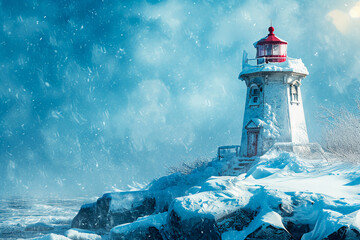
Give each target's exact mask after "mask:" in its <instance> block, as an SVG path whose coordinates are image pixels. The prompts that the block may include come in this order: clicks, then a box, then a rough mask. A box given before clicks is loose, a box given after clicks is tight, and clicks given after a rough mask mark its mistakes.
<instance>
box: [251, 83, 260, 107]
mask: <svg viewBox="0 0 360 240" xmlns="http://www.w3.org/2000/svg"><path fill="white" fill-rule="evenodd" d="M259 104H260V88H259V87H258V86H257V85H256V84H253V85H252V86H251V87H250V101H249V105H250V106H256V105H259Z"/></svg>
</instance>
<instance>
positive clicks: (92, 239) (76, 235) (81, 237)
mask: <svg viewBox="0 0 360 240" xmlns="http://www.w3.org/2000/svg"><path fill="white" fill-rule="evenodd" d="M65 236H66V237H68V238H70V239H72V240H101V236H100V235H98V234H96V233H94V232H92V231H87V230H84V229H77V228H72V229H69V230H67V231H66V232H65Z"/></svg>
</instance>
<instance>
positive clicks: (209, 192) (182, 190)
mask: <svg viewBox="0 0 360 240" xmlns="http://www.w3.org/2000/svg"><path fill="white" fill-rule="evenodd" d="M234 161H235V162H236V161H240V160H239V159H237V158H236V157H235V156H233V157H231V156H228V157H227V158H225V159H223V160H222V161H220V160H216V161H214V162H211V163H209V164H208V165H207V166H203V167H202V168H201V169H195V170H194V171H193V172H192V173H190V174H188V175H184V174H179V173H176V174H172V175H169V176H166V177H163V178H160V179H159V180H157V181H154V182H153V183H152V184H151V185H150V186H149V187H148V189H145V190H143V191H138V192H122V193H111V194H105V195H104V196H103V197H102V198H100V199H99V200H98V201H97V203H94V204H92V205H85V206H83V207H82V209H81V210H80V212H79V214H78V216H77V217H76V218H75V219H74V221H73V225H76V226H78V227H81V228H99V227H103V228H108V229H111V228H112V229H111V231H110V238H111V239H129V238H132V237H134V236H136V239H145V238H147V237H149V236H151V237H152V238H153V239H303V240H308V239H312V240H316V239H319V240H321V239H360V186H359V184H360V182H359V181H358V176H359V174H360V167H359V166H353V165H347V164H345V163H336V162H331V163H330V162H329V161H327V160H324V159H315V160H314V159H311V160H310V159H303V158H300V157H298V156H297V155H295V154H293V153H289V152H280V151H275V150H274V151H270V152H268V153H267V154H266V155H264V156H262V157H259V158H257V159H256V160H255V161H254V162H253V163H252V166H251V168H250V169H249V170H248V171H247V172H246V173H245V172H241V170H240V171H239V172H238V173H237V174H235V176H225V175H224V174H226V173H228V172H231V171H228V170H229V169H227V168H232V165H233V164H234ZM104 199H107V200H106V201H107V204H105V205H103V204H102V203H101V202H102V201H104ZM149 199H153V200H152V201H150V200H149ZM149 202H151V204H149ZM104 206H105V208H104ZM84 209H91V210H88V211H89V212H90V211H99V212H101V211H103V215H102V216H101V217H100V218H97V216H100V215H96V214H93V215H91V214H90V215H89V214H88V215H86V214H85V215H84V214H83V213H84V211H85V210H84ZM96 209H97V210H96ZM115 212H116V214H117V217H116V219H121V221H118V220H116V221H114V219H115V218H114V217H113V216H114V213H115ZM84 216H85V217H84ZM129 216H130V217H129ZM79 219H82V220H81V221H79ZM96 221H98V222H102V223H101V224H100V225H94V224H89V223H90V222H96ZM80 222H82V223H81V224H79V223H80ZM73 227H74V226H73ZM342 237H343V238H342Z"/></svg>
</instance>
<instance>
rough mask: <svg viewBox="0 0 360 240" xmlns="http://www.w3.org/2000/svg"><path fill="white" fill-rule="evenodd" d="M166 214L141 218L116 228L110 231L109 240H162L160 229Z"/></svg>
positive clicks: (164, 221)
mask: <svg viewBox="0 0 360 240" xmlns="http://www.w3.org/2000/svg"><path fill="white" fill-rule="evenodd" d="M166 217H167V212H164V213H159V214H155V215H151V216H146V217H141V218H139V219H138V220H136V221H134V222H132V223H125V224H122V225H119V226H116V227H114V228H112V229H111V231H110V239H111V240H127V239H153V240H162V239H163V237H162V235H161V233H160V230H161V228H162V227H163V226H164V224H165V223H166Z"/></svg>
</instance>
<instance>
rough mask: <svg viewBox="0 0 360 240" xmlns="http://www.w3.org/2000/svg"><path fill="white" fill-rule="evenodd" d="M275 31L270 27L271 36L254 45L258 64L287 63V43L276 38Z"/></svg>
mask: <svg viewBox="0 0 360 240" xmlns="http://www.w3.org/2000/svg"><path fill="white" fill-rule="evenodd" d="M274 30H275V29H274V27H272V26H271V27H269V34H268V35H267V36H266V37H264V38H262V39H260V40H259V41H257V42H255V43H254V47H255V48H256V58H257V63H258V64H263V63H268V62H285V61H286V50H287V42H286V41H284V40H281V39H280V38H278V37H276V36H275V34H274Z"/></svg>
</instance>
